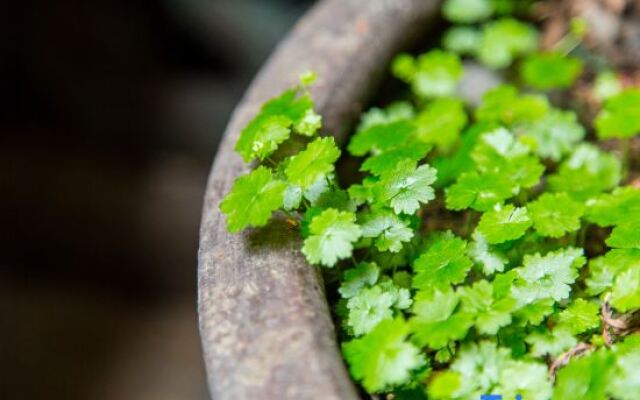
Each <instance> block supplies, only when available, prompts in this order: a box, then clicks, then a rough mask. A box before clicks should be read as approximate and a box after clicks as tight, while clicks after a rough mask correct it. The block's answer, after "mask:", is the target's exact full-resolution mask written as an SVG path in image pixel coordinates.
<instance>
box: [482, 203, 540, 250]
mask: <svg viewBox="0 0 640 400" xmlns="http://www.w3.org/2000/svg"><path fill="white" fill-rule="evenodd" d="M531 223H532V222H531V218H530V217H529V214H528V213H527V208H526V207H514V206H513V205H511V204H507V205H505V206H500V205H497V206H496V207H494V209H493V210H491V211H488V212H486V213H484V214H482V217H481V218H480V222H479V223H478V228H477V229H478V231H479V232H480V233H482V235H484V237H485V238H486V239H487V242H488V243H490V244H497V243H503V242H506V241H509V240H515V239H518V238H520V237H522V235H524V233H525V232H526V231H527V229H529V227H531Z"/></svg>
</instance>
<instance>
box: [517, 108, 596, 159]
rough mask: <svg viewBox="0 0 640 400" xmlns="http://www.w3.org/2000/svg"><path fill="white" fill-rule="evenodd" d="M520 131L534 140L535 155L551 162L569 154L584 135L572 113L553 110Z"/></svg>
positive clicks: (583, 130)
mask: <svg viewBox="0 0 640 400" xmlns="http://www.w3.org/2000/svg"><path fill="white" fill-rule="evenodd" d="M522 130H523V131H524V133H525V134H526V135H527V136H528V137H531V138H533V139H534V140H535V144H536V146H535V152H536V154H538V156H540V157H542V158H548V159H550V160H553V161H560V160H561V159H562V157H564V156H565V155H567V154H569V153H570V152H571V150H573V148H574V147H575V146H576V145H577V144H578V143H579V142H580V141H581V140H582V139H583V138H584V135H585V129H584V128H583V127H582V125H580V123H579V122H578V121H577V117H576V114H575V113H574V112H572V111H560V110H555V109H554V110H551V111H550V112H549V113H548V114H546V115H545V116H544V117H542V118H540V119H538V120H536V121H534V122H533V123H530V124H528V125H525V126H523V127H522Z"/></svg>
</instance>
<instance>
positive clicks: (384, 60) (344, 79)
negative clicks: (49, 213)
mask: <svg viewBox="0 0 640 400" xmlns="http://www.w3.org/2000/svg"><path fill="white" fill-rule="evenodd" d="M437 3H438V1H436V0H325V1H322V2H320V3H319V4H318V5H317V6H316V7H315V8H314V9H312V10H311V11H310V12H309V13H308V14H307V15H306V16H305V17H304V18H303V19H302V20H300V22H299V23H298V24H297V25H296V27H295V28H294V29H293V31H292V32H291V33H290V34H289V36H288V37H287V38H286V39H285V40H284V41H283V42H282V43H281V45H280V46H279V47H278V48H277V49H276V51H275V52H274V54H273V55H272V57H271V58H270V60H269V61H268V62H267V64H266V65H265V66H264V68H263V69H262V71H261V72H260V73H259V75H258V76H257V77H256V79H255V81H254V82H253V84H252V85H251V87H250V88H249V90H248V92H247V93H246V94H245V97H244V99H243V100H242V101H241V103H240V104H239V105H238V107H237V108H236V111H235V112H234V114H233V116H232V118H231V121H230V122H229V125H228V127H227V130H226V132H225V137H224V139H223V142H222V143H221V146H220V149H219V151H218V155H217V157H216V161H215V163H214V165H213V170H212V172H211V175H210V178H209V183H208V187H207V192H206V196H205V206H204V210H203V217H202V225H201V231H200V235H201V239H200V250H199V255H198V268H199V282H198V284H199V314H200V332H201V336H202V345H203V350H204V357H205V362H206V366H207V373H208V379H209V386H210V391H211V394H212V396H213V398H214V399H238V400H247V399H297V400H303V399H355V398H357V397H358V396H357V394H356V390H355V388H354V386H353V384H352V383H351V381H350V379H349V377H348V374H347V372H346V369H345V367H344V364H343V362H342V359H341V357H340V353H339V350H338V348H337V346H336V342H335V332H334V328H333V324H332V321H331V317H330V315H329V310H328V307H327V304H326V298H325V296H324V292H323V286H322V281H321V278H320V276H319V274H318V272H317V270H316V269H315V268H314V267H312V266H309V265H308V264H307V263H306V262H305V260H304V257H303V256H302V254H301V253H300V250H299V249H300V242H299V234H298V232H297V231H294V230H292V229H291V228H289V227H288V226H287V225H285V224H284V222H282V221H278V220H275V221H274V222H273V223H272V224H270V225H269V226H267V227H265V228H263V229H259V230H253V231H247V232H245V233H242V234H237V235H230V234H229V233H227V232H226V228H225V221H224V218H223V216H222V215H221V214H220V212H219V211H218V206H219V203H220V201H221V199H222V198H223V196H224V195H225V193H226V192H227V191H228V190H229V188H230V186H231V184H232V182H233V180H234V179H235V178H236V177H237V176H238V175H240V174H242V173H245V172H247V171H248V169H249V168H248V167H247V166H246V165H245V164H244V163H243V161H242V159H241V158H240V156H239V155H237V154H236V153H235V152H234V151H233V146H234V143H235V141H236V140H237V138H238V135H239V133H240V130H241V129H242V127H243V126H244V125H245V124H246V123H247V122H248V121H249V119H250V118H251V117H252V115H254V114H255V113H256V112H257V110H258V109H259V107H260V104H262V102H264V101H265V100H266V99H268V98H270V97H272V96H274V95H276V94H278V93H279V92H280V91H282V90H283V89H284V88H287V87H289V86H291V85H292V84H294V83H295V82H296V80H297V77H298V75H299V73H301V72H303V71H305V70H314V71H316V72H317V73H318V77H319V79H318V81H317V82H316V84H315V85H314V87H313V89H312V95H313V97H314V99H315V101H316V104H317V108H318V111H319V112H320V113H321V114H322V115H323V117H324V127H325V128H324V131H325V132H330V133H331V134H333V135H334V136H335V137H336V138H337V140H338V142H339V143H343V142H344V140H345V139H346V134H347V132H348V129H349V128H350V127H351V126H352V123H353V120H354V118H355V117H356V116H357V115H358V114H359V113H360V111H361V110H362V108H363V105H364V103H365V102H366V101H367V99H368V98H369V96H370V94H371V93H373V92H374V91H375V89H376V88H377V84H378V82H379V80H380V79H381V78H382V76H383V74H384V71H385V69H386V67H387V65H388V62H389V60H390V58H391V57H392V55H393V54H395V53H396V52H397V51H398V50H399V49H401V48H402V47H403V46H405V45H406V44H407V43H408V42H409V41H410V40H412V38H415V37H417V36H419V35H421V34H423V33H424V32H425V31H426V29H427V28H428V27H429V26H430V25H431V21H432V18H433V17H434V16H435V15H436V13H437V10H438V4H437Z"/></svg>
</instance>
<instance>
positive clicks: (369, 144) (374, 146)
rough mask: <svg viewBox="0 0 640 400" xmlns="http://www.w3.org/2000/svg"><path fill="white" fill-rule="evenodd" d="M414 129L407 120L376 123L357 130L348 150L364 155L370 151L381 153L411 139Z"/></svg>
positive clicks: (356, 154)
mask: <svg viewBox="0 0 640 400" xmlns="http://www.w3.org/2000/svg"><path fill="white" fill-rule="evenodd" d="M414 129H415V128H414V126H413V124H412V123H411V122H410V121H406V120H398V121H393V122H388V123H383V124H375V125H372V126H369V127H367V128H365V129H363V130H360V131H358V132H356V134H355V135H353V137H351V142H349V146H347V150H349V152H350V153H351V154H353V155H354V156H364V155H365V154H367V153H369V152H372V153H374V154H379V153H380V152H383V151H385V150H390V149H393V148H395V147H397V146H398V144H401V143H404V142H406V141H407V140H409V138H410V137H411V136H412V135H413V131H414Z"/></svg>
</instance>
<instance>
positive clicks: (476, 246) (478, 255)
mask: <svg viewBox="0 0 640 400" xmlns="http://www.w3.org/2000/svg"><path fill="white" fill-rule="evenodd" d="M467 253H468V255H469V257H471V259H473V261H475V263H476V264H478V265H480V266H481V267H482V271H483V272H484V273H485V275H491V274H493V273H495V272H502V271H504V267H505V265H507V264H508V263H509V259H508V258H507V257H506V256H505V255H504V254H503V253H501V252H500V251H499V250H497V249H494V248H492V247H491V245H490V244H489V243H487V239H486V238H485V237H484V235H483V234H482V233H480V232H479V231H477V230H476V231H475V232H473V242H471V245H470V246H469V250H468V252H467Z"/></svg>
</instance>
